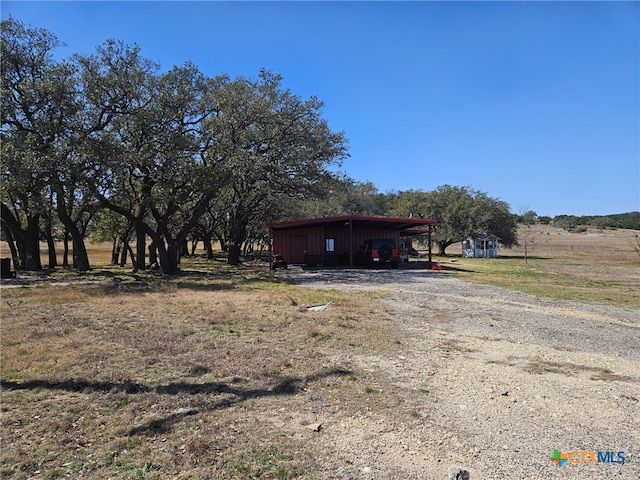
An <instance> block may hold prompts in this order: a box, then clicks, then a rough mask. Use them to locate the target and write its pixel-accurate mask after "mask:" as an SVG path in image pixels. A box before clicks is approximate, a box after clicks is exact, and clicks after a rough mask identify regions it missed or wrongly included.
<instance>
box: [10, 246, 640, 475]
mask: <svg viewBox="0 0 640 480" xmlns="http://www.w3.org/2000/svg"><path fill="white" fill-rule="evenodd" d="M541 235H544V234H541ZM553 235H554V234H553V233H549V235H547V236H548V237H549V238H556V237H557V238H558V239H562V242H560V241H558V242H557V243H556V244H554V245H547V247H545V248H546V250H543V249H542V247H540V248H539V249H537V250H534V251H533V252H532V255H534V256H535V257H536V258H533V259H532V260H531V261H530V263H529V264H528V265H524V260H523V259H522V258H521V257H520V256H519V254H518V252H517V251H514V252H511V253H512V255H511V256H510V257H508V258H502V259H498V260H497V261H489V260H462V259H459V258H451V257H449V258H446V259H442V260H443V261H444V264H445V267H446V268H445V270H444V273H445V274H455V275H460V276H461V277H462V278H464V279H467V280H471V281H478V282H485V283H497V284H502V285H505V286H509V287H512V288H519V289H523V290H528V291H532V292H534V293H540V294H543V295H551V296H560V297H562V298H570V299H582V298H585V299H588V300H589V301H594V300H595V301H603V302H608V303H611V304H615V305H619V306H628V307H631V308H640V294H639V293H638V292H639V291H640V289H638V286H639V283H640V281H639V275H638V272H639V267H640V262H639V260H638V258H637V255H636V256H635V257H633V256H632V255H628V254H627V252H626V251H622V250H619V251H611V252H610V253H611V255H610V256H609V257H607V258H606V259H605V260H603V258H604V257H603V256H602V255H601V251H600V250H598V249H596V250H595V251H593V252H591V253H588V254H587V249H581V250H580V254H575V250H574V254H573V255H571V248H570V244H569V243H566V242H567V241H569V240H570V239H574V238H579V239H583V237H570V238H569V237H566V235H569V234H566V235H565V234H564V233H561V234H558V235H555V236H553ZM565 237H566V238H565ZM584 238H587V237H584ZM597 238H598V237H597V236H596V237H589V238H588V240H589V241H590V242H591V243H590V244H589V245H591V246H593V245H597V241H596V240H597ZM603 241H604V243H605V244H606V245H619V248H620V249H622V248H623V247H622V245H623V244H622V241H623V240H622V239H620V238H616V239H613V240H611V239H605V240H603ZM103 247H104V246H103ZM573 248H574V249H575V247H573ZM590 248H591V247H590ZM613 248H614V250H615V248H618V247H613ZM452 252H453V250H452ZM90 254H91V255H92V257H91V260H92V262H93V264H94V265H105V264H106V262H107V261H108V259H109V252H108V246H107V248H106V249H105V248H97V247H96V250H95V251H93V250H91V252H90ZM183 267H184V269H185V271H186V273H185V274H183V275H180V276H178V277H175V278H164V277H161V276H156V275H153V274H149V273H142V274H139V275H132V274H131V273H130V270H129V268H122V269H120V268H116V267H110V266H98V267H97V268H95V269H94V270H92V271H91V272H89V273H87V274H84V275H77V274H75V273H73V272H72V271H70V270H63V269H56V271H55V272H48V273H46V274H43V275H35V274H20V275H19V278H18V280H17V281H12V282H8V283H7V285H5V286H9V285H17V287H18V288H4V287H5V286H3V288H2V290H0V292H1V294H2V299H1V302H0V315H1V316H2V350H1V360H2V366H1V378H2V404H1V405H2V406H1V419H2V438H1V440H2V451H1V459H0V475H1V476H2V477H3V478H11V479H28V478H32V477H36V476H37V477H38V478H45V479H55V478H87V479H107V478H112V479H137V478H145V479H164V478H177V479H209V478H229V479H246V478H280V479H287V478H308V479H313V478H320V476H321V472H322V473H325V472H327V471H329V470H328V469H329V467H330V466H332V467H335V468H338V467H339V466H340V464H339V463H336V464H335V465H329V466H328V463H331V462H347V463H348V462H350V461H351V460H352V459H350V458H345V457H344V455H343V454H341V453H340V452H332V451H328V450H327V448H330V447H327V446H326V445H322V444H320V443H317V442H314V438H315V437H314V436H315V435H317V432H316V431H314V430H313V429H310V428H307V426H308V425H309V424H314V423H315V422H316V421H317V418H318V416H320V415H323V416H325V417H327V416H329V417H330V416H332V415H335V416H340V418H349V416H350V415H355V414H356V413H357V412H362V411H363V410H365V411H366V410H368V409H371V410H375V411H384V412H385V414H387V415H392V416H394V418H396V419H397V421H398V422H415V421H417V420H416V419H418V418H419V417H420V416H423V415H424V412H422V410H420V407H419V406H418V405H416V404H414V403H412V402H411V401H405V399H403V398H400V396H399V393H398V392H394V391H393V389H390V388H386V387H385V384H384V379H380V378H377V377H375V375H374V374H373V373H371V372H368V371H365V370H361V369H357V368H356V367H354V366H353V365H349V364H340V363H336V362H335V361H332V360H329V359H331V358H334V359H335V358H341V355H340V353H341V352H346V351H350V352H354V353H359V354H361V355H363V356H364V355H367V354H371V353H372V352H373V353H375V352H392V351H394V350H397V348H398V346H399V343H398V342H399V340H398V339H397V338H395V337H394V334H393V332H392V331H391V330H390V329H389V322H388V320H389V319H388V318H387V317H388V314H387V313H385V308H384V306H382V305H381V304H380V303H378V300H377V299H376V298H375V297H374V296H372V295H371V294H364V293H359V294H355V293H342V292H338V291H333V290H324V291H322V290H321V291H319V290H311V289H305V288H301V287H297V286H293V285H289V284H287V283H284V282H282V281H281V280H279V279H278V277H276V276H273V275H271V274H270V273H269V272H268V271H267V269H266V268H265V266H264V265H248V266H244V267H238V268H232V267H229V266H226V265H224V263H222V262H211V263H209V262H206V261H205V260H201V259H195V260H190V261H186V262H185V263H184V264H183ZM329 300H330V301H332V302H333V303H332V305H331V307H330V308H328V309H327V310H324V311H322V312H306V311H301V310H300V308H299V307H300V306H301V305H304V304H310V303H316V302H322V301H329ZM441 349H442V350H443V351H449V350H452V351H468V350H466V347H465V345H464V344H458V343H452V342H443V343H442V345H441ZM566 367H567V366H566V365H562V366H560V365H554V364H545V363H544V362H538V363H537V364H531V365H530V366H529V368H530V369H533V370H535V371H540V372H551V373H553V372H554V371H555V370H559V369H561V368H562V369H566ZM576 368H577V367H576ZM533 370H532V371H533ZM578 370H579V369H578ZM558 373H559V372H558ZM588 373H591V374H592V375H593V377H594V379H600V380H607V379H612V378H613V379H616V378H615V377H612V376H615V374H614V373H613V372H609V371H605V370H601V369H599V370H590V371H589V372H588ZM619 380H623V381H625V380H626V379H624V378H623V379H619ZM180 409H182V410H180ZM419 412H422V413H419ZM343 464H344V463H343ZM334 471H335V470H334Z"/></svg>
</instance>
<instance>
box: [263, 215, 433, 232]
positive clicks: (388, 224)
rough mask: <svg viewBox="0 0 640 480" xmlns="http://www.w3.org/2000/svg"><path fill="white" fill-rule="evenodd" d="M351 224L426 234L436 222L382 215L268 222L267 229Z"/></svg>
mask: <svg viewBox="0 0 640 480" xmlns="http://www.w3.org/2000/svg"><path fill="white" fill-rule="evenodd" d="M349 223H351V226H352V227H353V228H380V229H387V230H393V231H399V232H401V233H407V234H413V235H416V234H420V233H427V232H428V230H429V229H430V228H431V225H435V223H436V221H435V220H433V219H430V218H402V217H385V216H382V215H340V216H336V217H321V218H305V219H301V220H287V221H284V222H270V223H267V227H269V228H270V229H272V230H286V229H293V228H304V227H318V226H323V227H325V228H326V227H338V226H347V225H349Z"/></svg>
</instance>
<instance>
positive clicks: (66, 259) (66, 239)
mask: <svg viewBox="0 0 640 480" xmlns="http://www.w3.org/2000/svg"><path fill="white" fill-rule="evenodd" d="M62 245H63V251H62V266H63V267H65V268H66V267H68V266H69V231H68V230H66V229H65V231H64V239H63V240H62Z"/></svg>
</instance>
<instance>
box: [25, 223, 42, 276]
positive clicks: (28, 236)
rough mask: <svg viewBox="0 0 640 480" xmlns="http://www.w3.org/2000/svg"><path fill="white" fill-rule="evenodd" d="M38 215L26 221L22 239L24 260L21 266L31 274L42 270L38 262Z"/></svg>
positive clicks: (40, 263)
mask: <svg viewBox="0 0 640 480" xmlns="http://www.w3.org/2000/svg"><path fill="white" fill-rule="evenodd" d="M39 223H40V215H36V216H35V217H29V218H28V219H27V230H26V231H25V232H24V236H23V238H22V240H23V242H24V258H23V259H22V262H23V263H22V265H23V268H24V270H27V271H30V272H33V271H38V270H42V262H41V261H40V226H39Z"/></svg>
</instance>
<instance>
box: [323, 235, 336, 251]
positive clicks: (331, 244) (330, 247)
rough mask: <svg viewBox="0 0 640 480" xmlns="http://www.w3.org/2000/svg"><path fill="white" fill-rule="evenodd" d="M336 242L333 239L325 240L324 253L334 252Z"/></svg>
mask: <svg viewBox="0 0 640 480" xmlns="http://www.w3.org/2000/svg"><path fill="white" fill-rule="evenodd" d="M335 245H336V240H335V239H334V238H327V239H326V240H325V251H327V252H335V250H336V246H335Z"/></svg>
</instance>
